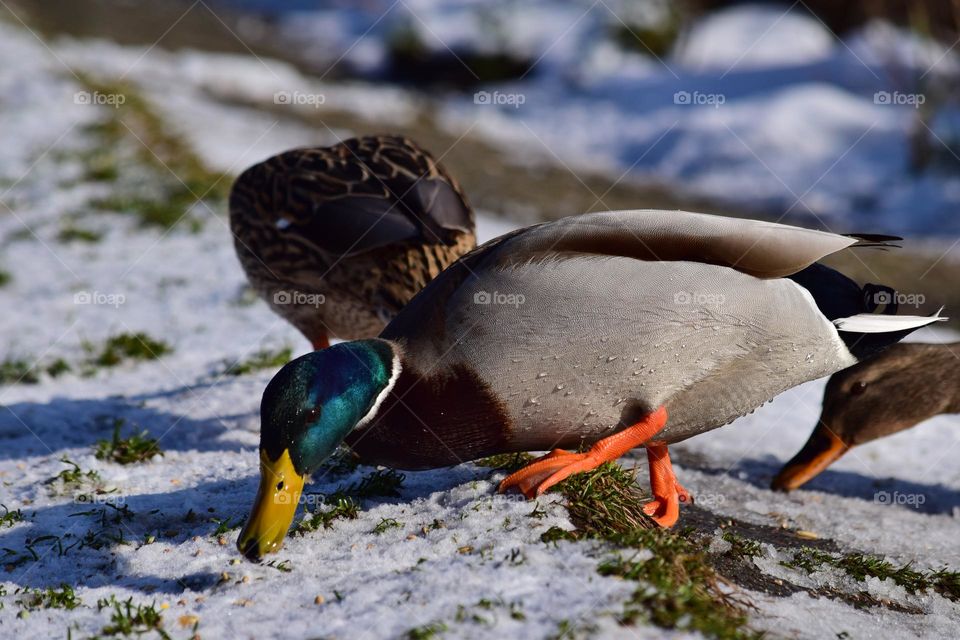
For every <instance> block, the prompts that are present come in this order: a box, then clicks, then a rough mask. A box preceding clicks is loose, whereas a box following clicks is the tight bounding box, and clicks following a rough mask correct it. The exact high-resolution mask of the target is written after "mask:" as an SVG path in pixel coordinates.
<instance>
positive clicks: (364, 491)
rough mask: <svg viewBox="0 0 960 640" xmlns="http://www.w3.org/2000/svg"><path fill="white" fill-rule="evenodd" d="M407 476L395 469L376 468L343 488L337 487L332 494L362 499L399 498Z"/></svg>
mask: <svg viewBox="0 0 960 640" xmlns="http://www.w3.org/2000/svg"><path fill="white" fill-rule="evenodd" d="M406 478H407V476H405V475H404V474H402V473H400V472H399V471H397V470H395V469H376V470H374V471H372V472H370V473H368V474H367V475H365V476H363V477H362V478H361V479H360V482H357V483H354V484H351V485H349V486H347V487H346V488H345V489H338V490H337V491H336V492H335V494H334V495H340V494H343V495H346V496H349V497H353V498H359V499H360V500H363V499H365V498H382V497H389V498H399V497H400V489H401V488H402V487H403V481H404V480H406Z"/></svg>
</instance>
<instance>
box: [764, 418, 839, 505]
mask: <svg viewBox="0 0 960 640" xmlns="http://www.w3.org/2000/svg"><path fill="white" fill-rule="evenodd" d="M848 449H850V445H848V444H847V443H845V442H844V441H843V440H841V439H840V436H838V435H836V434H835V433H834V432H833V431H831V430H830V428H829V427H827V426H825V425H824V423H823V422H820V423H818V424H817V426H816V428H815V429H814V430H813V433H811V434H810V439H809V440H807V444H805V445H803V448H802V449H800V451H799V453H797V455H795V456H793V458H792V459H791V460H790V462H788V463H787V464H786V465H784V467H783V469H781V470H780V473H778V474H777V476H776V477H775V478H774V479H773V481H772V482H771V483H770V486H771V488H773V489H776V490H778V491H792V490H794V489H796V488H798V487H800V486H801V485H803V484H804V483H806V482H808V481H809V480H810V479H811V478H814V477H816V476H817V474H819V473H820V472H821V471H823V470H824V469H826V468H827V467H829V466H830V465H831V464H833V463H834V462H835V461H836V460H837V459H838V458H839V457H840V456H842V455H843V454H844V453H846V452H847V450H848Z"/></svg>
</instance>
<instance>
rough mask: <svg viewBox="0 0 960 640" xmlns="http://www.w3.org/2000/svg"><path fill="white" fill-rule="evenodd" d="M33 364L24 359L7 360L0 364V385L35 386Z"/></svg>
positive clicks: (35, 373)
mask: <svg viewBox="0 0 960 640" xmlns="http://www.w3.org/2000/svg"><path fill="white" fill-rule="evenodd" d="M38 382H40V378H39V377H38V376H37V369H36V366H35V364H33V363H31V362H30V361H28V360H27V359H25V358H7V359H5V360H3V361H2V362H0V384H37V383H38Z"/></svg>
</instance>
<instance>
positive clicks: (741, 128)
mask: <svg viewBox="0 0 960 640" xmlns="http://www.w3.org/2000/svg"><path fill="white" fill-rule="evenodd" d="M233 4H236V5H240V6H255V5H258V4H259V5H261V6H264V3H258V2H255V1H254V2H244V1H243V0H235V1H234V2H233ZM668 7H669V3H667V2H658V1H655V0H650V1H646V2H622V1H617V0H607V1H602V0H601V1H597V2H591V1H590V0H579V1H562V0H535V1H532V2H531V1H526V0H518V1H508V2H501V3H496V4H495V5H493V6H491V5H490V4H489V3H485V2H450V1H449V0H415V1H409V2H399V3H397V2H393V1H392V0H374V1H373V2H369V3H365V4H364V5H363V7H362V8H355V9H352V10H346V11H345V10H343V9H342V8H341V7H340V6H338V5H336V4H332V5H327V6H320V7H316V6H310V7H303V10H302V11H299V12H298V11H296V10H294V12H293V13H292V14H290V13H286V14H282V15H281V18H280V22H281V24H286V25H287V27H286V34H287V35H288V36H289V37H290V38H292V39H293V40H294V41H295V42H297V43H298V44H300V45H301V46H303V47H304V50H305V51H307V52H309V53H310V55H312V56H316V57H318V58H320V59H323V58H325V57H326V58H331V59H332V58H339V62H338V64H340V65H352V66H353V68H355V69H359V70H371V69H372V70H378V69H382V68H383V67H384V66H386V65H387V64H388V60H389V57H390V55H391V47H393V46H394V45H393V43H394V42H396V41H397V40H398V38H400V37H401V35H402V37H404V38H407V39H413V40H414V41H415V42H417V43H418V45H419V46H421V47H423V48H425V49H427V50H431V51H434V52H439V53H440V54H445V53H447V52H449V51H453V52H455V53H456V54H458V55H459V56H460V57H461V62H463V66H464V67H466V68H467V69H468V71H467V72H465V73H464V75H467V73H473V70H472V69H470V68H469V67H470V64H469V63H468V62H465V61H463V60H462V58H466V55H467V53H487V54H490V53H502V52H506V53H509V54H510V55H512V56H514V57H515V58H516V59H518V60H521V61H525V64H526V65H527V71H526V73H524V74H523V77H521V78H520V79H518V80H517V81H514V82H509V83H503V84H496V85H490V86H484V87H482V89H481V92H482V96H481V97H480V98H478V97H477V96H478V95H481V94H480V93H478V94H477V95H467V96H465V97H464V98H454V99H451V100H449V101H448V104H447V107H446V108H445V110H444V116H445V117H446V118H447V119H448V122H449V123H450V125H451V126H452V127H454V128H455V129H462V128H465V127H466V126H468V125H470V126H473V127H474V128H475V129H474V131H475V133H476V134H479V135H483V136H486V137H488V138H489V139H490V140H493V141H495V142H497V143H499V144H501V145H503V146H504V147H505V148H508V149H510V150H511V152H516V150H517V148H518V147H530V148H531V149H532V150H533V151H538V152H540V153H542V154H544V155H546V156H548V157H550V158H552V159H558V160H560V161H562V162H563V163H564V164H567V165H570V166H571V167H573V168H574V169H579V170H586V169H591V170H596V169H598V168H604V169H607V170H609V171H616V172H617V173H616V175H619V174H620V173H621V172H627V173H628V174H630V175H632V176H633V177H634V178H638V179H644V178H645V179H650V180H655V181H658V182H664V181H665V182H667V183H669V184H675V185H678V186H680V187H682V188H683V189H685V190H689V191H691V192H694V193H699V194H701V195H704V196H707V197H710V198H713V199H715V200H719V201H723V202H727V203H732V204H741V205H749V206H752V207H755V208H757V209H767V210H787V211H788V212H789V213H790V214H791V215H792V216H793V217H795V218H797V219H801V220H805V221H806V222H807V223H808V224H820V225H825V226H828V227H831V228H837V229H850V228H851V227H853V226H856V225H861V226H863V225H865V224H868V225H869V224H872V225H874V226H883V227H884V228H886V229H888V230H889V231H893V232H907V233H923V234H929V235H938V234H943V233H952V234H956V233H957V232H958V231H960V222H958V221H957V217H956V216H955V215H954V211H955V210H956V208H957V204H958V202H960V178H958V176H957V171H956V166H957V164H956V163H957V161H958V153H960V151H958V149H960V128H958V127H960V103H958V100H960V96H958V95H957V93H956V90H955V88H954V87H956V84H957V82H956V80H957V74H958V72H960V60H958V57H957V51H956V49H955V48H954V47H952V46H950V45H951V43H944V44H937V43H934V42H930V41H927V40H924V39H922V38H920V37H917V36H916V35H914V34H913V33H911V32H910V31H908V30H904V29H897V28H894V27H891V26H890V25H888V24H884V23H880V22H875V23H870V24H867V25H865V26H864V27H862V28H859V29H858V30H855V31H854V32H852V33H849V34H846V35H845V36H844V40H840V39H838V38H837V37H836V35H835V34H833V33H832V32H831V31H830V30H829V29H828V27H827V26H826V25H824V24H823V23H821V22H820V21H819V20H818V19H816V18H814V17H812V16H810V15H807V14H804V13H802V12H801V11H800V10H799V8H798V5H797V4H794V5H792V8H793V9H794V10H793V11H787V9H788V8H789V7H788V3H787V4H784V5H783V6H780V5H774V6H769V5H768V6H762V5H759V4H758V5H740V6H736V7H733V8H730V9H726V10H724V11H719V12H715V13H712V14H710V15H708V16H706V17H705V18H703V19H701V20H700V21H699V22H696V23H694V24H693V25H692V26H691V27H690V28H689V29H688V30H686V31H684V32H681V33H680V35H679V37H678V39H677V40H676V42H675V43H674V44H673V46H671V47H669V48H668V49H667V50H665V51H659V52H655V51H654V49H656V48H657V45H656V44H655V43H656V40H657V38H656V36H644V35H643V34H645V33H646V31H644V30H645V29H647V30H652V31H653V33H654V34H656V33H658V29H659V30H660V31H659V33H662V32H663V30H664V27H663V26H662V25H664V24H669V21H670V18H669V17H668V16H669V14H670V11H669V8H668ZM308 9H309V10H308ZM658 25H659V26H658ZM617 33H619V34H621V36H622V37H623V38H625V39H626V40H627V41H628V42H629V43H630V46H628V47H624V46H622V45H620V44H618V40H617V37H616V36H615V34H617ZM624 34H625V35H624ZM631 35H633V36H636V38H630V36H631ZM641 36H643V37H645V38H646V40H647V41H645V42H641V41H640V40H639V39H637V38H640V37H641ZM647 42H649V43H650V44H647ZM331 52H341V55H340V56H335V55H332V54H331ZM343 52H345V53H343Z"/></svg>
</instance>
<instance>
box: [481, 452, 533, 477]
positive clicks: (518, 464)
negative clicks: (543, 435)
mask: <svg viewBox="0 0 960 640" xmlns="http://www.w3.org/2000/svg"><path fill="white" fill-rule="evenodd" d="M534 460H536V458H534V457H533V456H532V455H530V454H529V453H527V452H525V451H518V452H517V453H499V454H497V455H494V456H487V457H486V458H480V459H479V460H474V461H473V464H475V465H477V466H478V467H490V468H492V469H495V470H497V471H501V470H503V471H506V472H507V473H513V472H514V471H517V470H518V469H522V468H523V467H525V466H527V465H528V464H530V463H531V462H533V461H534Z"/></svg>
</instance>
